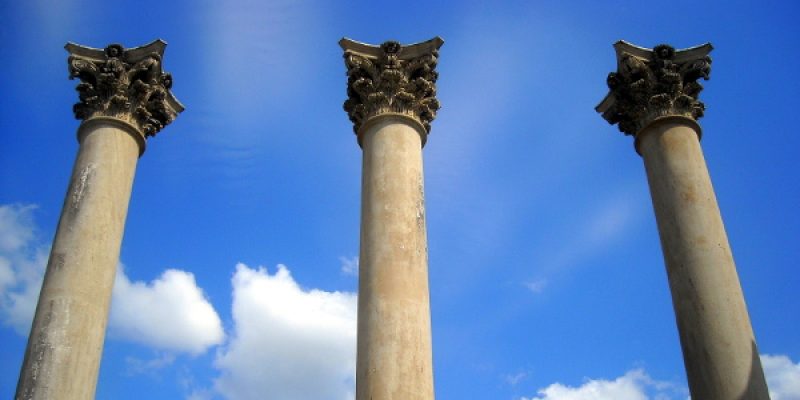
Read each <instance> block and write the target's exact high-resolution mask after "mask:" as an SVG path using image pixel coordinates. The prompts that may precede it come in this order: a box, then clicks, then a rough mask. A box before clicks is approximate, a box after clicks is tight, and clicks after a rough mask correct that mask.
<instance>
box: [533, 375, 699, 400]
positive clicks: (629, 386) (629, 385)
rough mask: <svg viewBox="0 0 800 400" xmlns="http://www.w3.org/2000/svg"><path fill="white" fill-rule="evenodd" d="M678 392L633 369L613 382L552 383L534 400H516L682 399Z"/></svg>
mask: <svg viewBox="0 0 800 400" xmlns="http://www.w3.org/2000/svg"><path fill="white" fill-rule="evenodd" d="M682 392H684V390H681V389H679V388H678V387H677V386H676V385H674V384H671V383H668V382H660V381H656V380H654V379H652V378H651V377H650V376H649V375H647V373H646V372H645V371H644V370H642V369H634V370H632V371H628V372H627V373H626V374H625V375H623V376H620V377H619V378H616V379H614V380H605V379H589V380H586V381H585V382H584V383H583V384H582V385H580V386H577V387H570V386H567V385H563V384H560V383H554V384H552V385H550V386H548V387H546V388H544V389H540V390H539V391H538V392H537V396H536V397H531V398H527V397H523V398H521V399H520V400H667V399H673V398H676V397H674V396H675V395H679V394H680V395H681V396H682V398H686V394H685V393H682Z"/></svg>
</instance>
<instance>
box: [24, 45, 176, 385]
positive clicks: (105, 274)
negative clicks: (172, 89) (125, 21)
mask: <svg viewBox="0 0 800 400" xmlns="http://www.w3.org/2000/svg"><path fill="white" fill-rule="evenodd" d="M164 45H165V43H164V42H162V41H156V42H153V43H151V44H149V45H147V46H143V47H137V48H132V49H127V50H126V49H124V48H122V46H120V45H111V46H109V47H107V48H106V49H105V50H102V49H92V48H87V47H83V46H78V45H74V44H71V43H70V44H68V45H67V50H68V51H69V52H70V54H71V56H70V59H69V63H70V74H71V77H75V78H79V79H81V80H82V81H83V82H82V83H81V84H79V85H78V92H79V97H80V102H79V103H78V104H76V105H75V107H74V109H75V114H76V117H77V118H79V119H82V120H84V122H83V123H82V124H81V125H80V128H79V129H78V142H79V144H80V145H79V149H78V155H77V159H76V160H75V164H74V167H73V171H72V177H71V178H70V183H69V186H68V189H67V194H66V198H65V200H64V206H63V208H62V211H61V217H60V219H59V222H58V228H57V229H56V235H55V239H54V241H53V246H52V249H51V251H50V259H49V261H48V264H47V270H46V272H45V276H44V282H43V284H42V289H41V292H40V295H39V302H38V304H37V307H36V314H35V316H34V320H33V325H32V328H31V333H30V335H29V337H28V346H27V349H26V351H25V358H24V361H23V365H22V369H21V372H20V377H19V382H18V384H17V392H16V397H15V398H16V399H17V400H31V399H37V400H39V399H41V400H44V399H66V400H78V399H80V400H84V399H87V400H88V399H93V398H94V395H95V388H96V386H97V374H98V370H99V366H100V359H101V355H102V350H103V341H104V338H105V331H106V324H107V322H108V312H109V305H110V302H111V290H112V288H113V286H114V277H115V274H116V268H117V263H118V262H119V252H120V246H121V242H122V235H123V231H124V226H125V218H126V215H127V212H128V203H129V199H130V195H131V188H132V185H133V178H134V174H135V170H136V164H137V162H138V159H139V156H140V155H141V154H142V152H143V151H144V146H145V138H146V137H147V136H152V135H154V134H155V133H156V132H158V131H159V130H160V129H161V128H162V127H163V126H164V125H167V124H169V123H170V122H172V120H173V119H174V118H175V116H176V115H177V113H179V112H181V111H182V110H183V106H182V105H181V104H180V103H178V102H177V100H175V99H174V97H172V95H171V93H168V89H169V86H170V85H171V77H169V76H168V74H165V73H163V72H162V71H161V67H160V59H161V54H163V49H164ZM154 93H159V94H158V96H159V97H156V98H153V97H152V95H153V94H154ZM131 108H133V109H134V110H137V108H138V111H137V113H136V114H134V113H133V112H131Z"/></svg>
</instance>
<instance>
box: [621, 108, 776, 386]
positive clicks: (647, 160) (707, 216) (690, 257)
mask: <svg viewBox="0 0 800 400" xmlns="http://www.w3.org/2000/svg"><path fill="white" fill-rule="evenodd" d="M697 129H698V128H697V124H696V123H695V122H694V121H692V120H689V119H686V118H683V117H673V118H665V119H661V120H657V121H656V122H654V123H653V124H650V125H649V126H648V127H646V128H645V129H644V130H643V131H641V132H640V133H639V134H638V135H637V137H636V139H637V144H638V149H639V151H640V152H641V154H642V157H643V158H644V164H645V168H646V170H647V179H648V182H649V185H650V193H651V196H652V200H653V207H654V209H655V214H656V221H657V223H658V230H659V234H660V237H661V247H662V250H663V253H664V261H665V263H666V267H667V274H668V278H669V285H670V290H671V292H672V302H673V307H674V309H675V318H676V320H677V325H678V331H679V334H680V340H681V347H682V349H683V357H684V363H685V365H686V373H687V376H688V380H689V387H690V390H691V394H692V398H693V399H698V400H704V399H709V400H712V399H713V400H745V399H747V400H759V399H769V395H768V391H767V386H766V382H765V379H764V374H763V372H762V368H761V362H760V359H759V354H758V350H757V348H756V343H755V339H754V336H753V330H752V328H751V325H750V319H749V316H748V313H747V308H746V306H745V302H744V296H743V294H742V289H741V286H740V284H739V278H738V275H737V273H736V267H735V265H734V262H733V256H732V253H731V248H730V245H729V244H728V238H727V235H726V234H725V228H724V226H723V223H722V218H721V216H720V211H719V207H718V205H717V200H716V197H715V195H714V190H713V188H712V186H711V180H710V178H709V174H708V170H707V168H706V164H705V160H704V158H703V153H702V150H701V148H700V143H699V140H698V133H699V132H698V130H697Z"/></svg>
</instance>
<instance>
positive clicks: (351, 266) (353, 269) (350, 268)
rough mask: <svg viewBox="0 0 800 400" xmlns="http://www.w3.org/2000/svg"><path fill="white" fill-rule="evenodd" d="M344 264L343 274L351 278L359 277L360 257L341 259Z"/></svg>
mask: <svg viewBox="0 0 800 400" xmlns="http://www.w3.org/2000/svg"><path fill="white" fill-rule="evenodd" d="M339 261H341V263H342V273H343V274H345V275H350V276H358V257H352V258H347V257H339Z"/></svg>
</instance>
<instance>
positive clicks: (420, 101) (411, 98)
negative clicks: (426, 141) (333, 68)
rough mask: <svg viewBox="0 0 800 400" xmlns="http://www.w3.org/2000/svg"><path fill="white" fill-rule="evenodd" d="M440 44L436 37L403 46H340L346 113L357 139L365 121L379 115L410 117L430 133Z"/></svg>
mask: <svg viewBox="0 0 800 400" xmlns="http://www.w3.org/2000/svg"><path fill="white" fill-rule="evenodd" d="M443 43H444V41H443V40H442V39H441V38H439V37H435V38H433V39H431V40H428V41H427V42H422V43H416V44H412V45H407V46H403V45H401V44H400V43H398V42H394V41H388V42H385V43H383V44H382V45H380V46H373V45H368V44H365V43H359V42H356V41H352V40H350V39H342V40H341V41H339V45H340V46H341V47H342V49H344V60H345V65H346V66H347V97H348V99H347V100H346V101H345V102H344V110H345V111H347V114H348V116H349V117H350V121H352V122H353V130H354V131H355V132H356V134H358V131H359V130H360V129H361V127H362V126H363V125H364V124H365V123H366V122H367V121H368V120H370V119H371V118H374V117H377V116H379V115H383V114H400V115H404V116H407V117H410V118H412V119H414V120H416V121H417V122H419V123H420V124H421V125H422V126H423V127H424V129H425V133H428V132H430V129H431V121H433V119H434V118H436V111H437V110H439V100H437V99H436V79H437V78H438V77H439V74H438V73H437V72H436V71H435V69H436V63H437V61H438V56H439V47H441V46H442V44H443Z"/></svg>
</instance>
